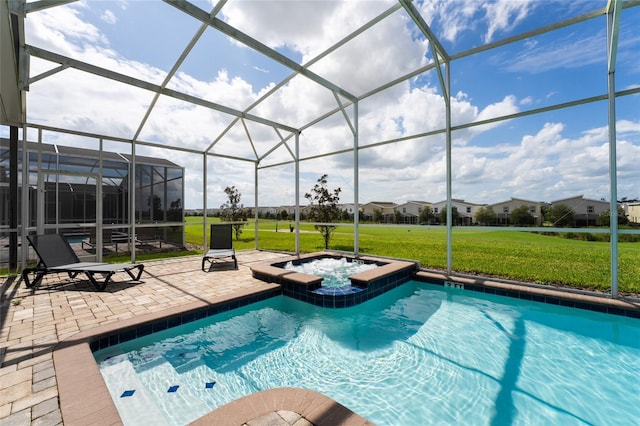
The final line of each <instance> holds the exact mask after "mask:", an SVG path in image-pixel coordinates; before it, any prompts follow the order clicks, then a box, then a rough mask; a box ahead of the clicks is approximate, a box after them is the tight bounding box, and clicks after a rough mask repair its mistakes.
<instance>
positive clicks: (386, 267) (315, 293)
mask: <svg viewBox="0 0 640 426" xmlns="http://www.w3.org/2000/svg"><path fill="white" fill-rule="evenodd" d="M327 258H334V259H344V260H346V262H353V263H359V264H362V263H364V264H371V265H375V266H376V267H375V268H373V269H369V270H367V271H364V272H359V273H356V274H354V275H350V276H349V277H348V282H345V283H344V284H345V285H343V286H335V285H334V286H332V287H326V286H323V285H322V282H323V280H324V279H323V277H321V276H318V275H313V274H309V273H304V272H296V271H292V270H289V269H285V266H286V265H287V264H289V263H290V264H293V265H300V264H303V263H307V262H313V261H315V260H318V259H327ZM418 269H419V265H418V263H417V262H413V261H406V260H395V259H386V258H381V257H373V256H353V255H346V254H340V253H327V252H323V253H310V254H304V255H300V256H292V257H290V258H285V259H280V260H279V261H278V262H270V263H261V264H258V265H254V266H252V267H251V272H252V273H253V276H254V277H255V278H258V279H261V280H263V281H266V282H270V283H277V284H280V285H281V286H282V294H284V295H285V296H289V297H293V298H295V299H298V300H302V301H303V302H307V303H312V304H314V305H317V306H322V307H326V308H346V307H349V306H354V305H358V304H360V303H362V302H366V301H367V300H369V299H371V298H373V297H376V296H378V295H380V294H382V293H385V292H387V291H389V290H391V289H393V288H396V287H397V286H399V285H401V284H404V283H405V282H407V281H409V280H411V278H412V277H413V274H414V273H415V272H416V271H417V270H418Z"/></svg>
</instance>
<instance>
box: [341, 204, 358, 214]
mask: <svg viewBox="0 0 640 426" xmlns="http://www.w3.org/2000/svg"><path fill="white" fill-rule="evenodd" d="M338 208H339V209H340V211H343V212H347V214H348V215H349V217H350V218H353V216H354V215H355V213H356V205H355V204H353V203H346V204H340V205H338Z"/></svg>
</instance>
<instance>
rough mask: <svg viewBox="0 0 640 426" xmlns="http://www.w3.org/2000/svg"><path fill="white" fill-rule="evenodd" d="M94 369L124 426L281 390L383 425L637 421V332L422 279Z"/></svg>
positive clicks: (165, 339) (170, 340) (113, 350)
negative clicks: (305, 393)
mask: <svg viewBox="0 0 640 426" xmlns="http://www.w3.org/2000/svg"><path fill="white" fill-rule="evenodd" d="M95 357H96V360H97V361H98V363H99V366H100V369H101V371H102V374H103V377H104V378H105V381H106V383H107V385H108V387H109V390H110V392H111V395H112V397H113V400H114V401H115V404H116V406H117V407H118V410H119V412H120V414H121V416H122V418H123V420H124V423H125V424H127V425H137V424H140V425H142V424H152V423H153V424H168V425H182V424H186V423H188V422H190V421H192V420H194V419H196V418H198V417H200V416H202V415H204V414H206V413H207V412H209V411H211V410H213V409H215V408H217V407H219V406H221V405H223V404H225V403H227V402H230V401H232V400H234V399H237V398H239V397H242V396H244V395H248V394H250V393H253V392H256V391H260V390H264V389H270V388H275V387H284V386H287V387H300V388H308V389H312V390H314V391H317V392H321V393H323V394H325V395H327V396H329V397H331V398H333V399H334V400H336V401H338V402H340V403H341V404H343V405H345V406H347V407H348V408H350V409H351V410H353V411H355V412H356V413H358V414H360V415H361V416H363V417H365V418H367V419H368V420H370V421H372V422H373V423H375V424H378V425H402V426H404V425H422V424H439V425H441V424H445V425H451V424H465V425H487V424H492V425H550V424H557V425H560V424H561V425H614V424H615V425H627V424H628V425H631V424H636V422H637V419H638V418H640V362H639V361H640V320H637V319H632V318H626V317H620V316H613V315H606V314H601V313H597V312H592V311H585V310H579V309H572V308H564V307H560V306H555V305H547V304H542V303H536V302H529V301H524V300H519V299H511V298H506V297H502V296H493V295H485V294H481V293H472V292H469V291H465V290H461V289H454V288H446V287H441V286H435V285H430V284H425V283H419V282H413V281H411V282H409V283H406V284H404V285H402V286H400V287H398V288H396V289H394V290H391V291H389V292H388V293H385V294H383V295H381V296H379V297H376V298H374V299H372V300H370V301H367V302H365V303H363V304H361V305H357V306H354V307H351V308H345V309H324V308H320V307H317V306H313V305H309V304H306V303H304V302H300V301H297V300H294V299H291V298H287V297H285V296H278V297H275V298H272V299H269V300H266V301H263V302H259V303H256V304H253V305H249V306H246V307H243V308H240V309H237V310H233V311H229V312H225V313H223V314H218V315H216V316H213V317H209V318H206V319H203V320H200V321H196V322H193V323H190V324H186V325H183V326H180V327H177V328H175V329H170V330H165V331H163V332H160V333H156V334H154V335H150V336H146V337H144V338H140V339H137V340H133V341H129V342H126V343H123V344H120V345H118V346H113V347H110V348H107V349H104V350H101V351H99V352H96V353H95ZM176 386H178V387H177V388H176ZM172 389H173V392H172V391H171V390H172ZM127 391H129V394H130V393H131V391H133V395H130V396H127V395H128V394H127Z"/></svg>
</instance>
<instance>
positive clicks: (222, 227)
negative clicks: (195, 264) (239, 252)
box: [202, 223, 238, 272]
mask: <svg viewBox="0 0 640 426" xmlns="http://www.w3.org/2000/svg"><path fill="white" fill-rule="evenodd" d="M224 259H231V260H232V261H233V265H234V267H235V268H236V269H238V259H237V258H236V251H235V250H234V248H233V228H232V226H231V224H230V223H212V224H211V235H210V236H209V250H208V251H207V252H206V253H205V255H204V257H203V258H202V270H203V271H205V269H204V265H205V263H206V262H209V263H211V264H213V263H214V262H219V261H221V260H224ZM210 268H211V266H210V267H209V269H210ZM205 272H206V271H205Z"/></svg>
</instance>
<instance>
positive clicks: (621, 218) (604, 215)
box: [598, 207, 629, 226]
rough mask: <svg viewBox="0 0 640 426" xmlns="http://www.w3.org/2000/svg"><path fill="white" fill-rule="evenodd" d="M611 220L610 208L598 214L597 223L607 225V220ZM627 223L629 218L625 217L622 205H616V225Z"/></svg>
mask: <svg viewBox="0 0 640 426" xmlns="http://www.w3.org/2000/svg"><path fill="white" fill-rule="evenodd" d="M610 221H611V209H607V211H604V212H602V213H601V214H600V216H598V225H600V226H609V222H610ZM627 223H629V218H628V217H627V215H626V213H625V211H624V209H623V208H622V207H618V225H626V224H627Z"/></svg>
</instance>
